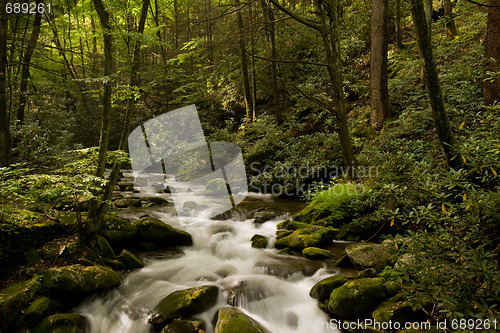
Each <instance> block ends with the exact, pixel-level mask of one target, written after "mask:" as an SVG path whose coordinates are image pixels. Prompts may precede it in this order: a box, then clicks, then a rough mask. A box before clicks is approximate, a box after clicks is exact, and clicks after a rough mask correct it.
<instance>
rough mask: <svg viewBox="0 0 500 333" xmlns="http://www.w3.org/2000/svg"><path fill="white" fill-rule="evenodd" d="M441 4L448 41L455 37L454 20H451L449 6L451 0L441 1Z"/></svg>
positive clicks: (451, 15)
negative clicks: (442, 5)
mask: <svg viewBox="0 0 500 333" xmlns="http://www.w3.org/2000/svg"><path fill="white" fill-rule="evenodd" d="M443 4H444V18H445V20H446V34H447V36H448V38H449V39H453V38H455V36H456V35H457V26H456V25H455V20H454V19H453V7H452V6H451V0H443Z"/></svg>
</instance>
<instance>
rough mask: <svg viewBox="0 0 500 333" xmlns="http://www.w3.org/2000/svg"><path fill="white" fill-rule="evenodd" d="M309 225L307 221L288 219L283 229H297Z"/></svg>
mask: <svg viewBox="0 0 500 333" xmlns="http://www.w3.org/2000/svg"><path fill="white" fill-rule="evenodd" d="M310 227H311V225H310V224H309V223H304V222H299V221H290V222H288V223H287V224H286V227H285V229H287V230H297V229H301V228H310Z"/></svg>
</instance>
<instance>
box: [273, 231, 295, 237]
mask: <svg viewBox="0 0 500 333" xmlns="http://www.w3.org/2000/svg"><path fill="white" fill-rule="evenodd" d="M292 232H293V230H278V231H276V239H280V238H283V237H286V236H288V235H290V234H291V233H292Z"/></svg>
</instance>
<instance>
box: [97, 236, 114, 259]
mask: <svg viewBox="0 0 500 333" xmlns="http://www.w3.org/2000/svg"><path fill="white" fill-rule="evenodd" d="M97 247H98V248H99V250H101V253H102V256H103V257H105V258H108V259H115V258H116V255H115V251H113V248H112V247H111V245H109V243H108V241H107V240H106V238H104V237H102V236H101V235H97Z"/></svg>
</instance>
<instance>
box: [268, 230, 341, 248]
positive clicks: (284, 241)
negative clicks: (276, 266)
mask: <svg viewBox="0 0 500 333" xmlns="http://www.w3.org/2000/svg"><path fill="white" fill-rule="evenodd" d="M334 236H335V232H334V231H332V230H330V229H327V228H324V227H318V226H311V227H309V228H300V229H297V230H294V231H293V232H292V233H291V234H289V235H287V236H284V237H281V238H279V239H277V240H276V242H275V247H276V248H278V249H284V248H286V247H289V248H290V249H292V250H294V251H297V252H302V250H303V249H304V248H306V247H311V246H312V247H321V246H325V245H328V244H329V243H331V242H332V240H333V237H334Z"/></svg>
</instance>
